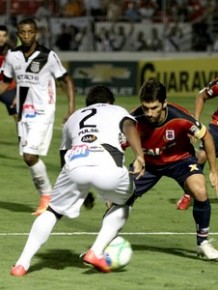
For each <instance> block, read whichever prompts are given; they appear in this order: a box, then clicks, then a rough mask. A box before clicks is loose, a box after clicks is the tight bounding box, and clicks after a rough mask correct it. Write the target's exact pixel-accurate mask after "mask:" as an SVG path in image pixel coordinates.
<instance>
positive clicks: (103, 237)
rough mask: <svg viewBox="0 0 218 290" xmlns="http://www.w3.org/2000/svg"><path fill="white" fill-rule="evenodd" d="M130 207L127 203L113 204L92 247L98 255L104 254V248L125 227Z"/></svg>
mask: <svg viewBox="0 0 218 290" xmlns="http://www.w3.org/2000/svg"><path fill="white" fill-rule="evenodd" d="M130 209H131V208H130V207H129V206H127V205H123V206H118V205H113V206H112V208H111V209H110V210H109V211H108V212H107V214H106V215H105V216H104V218H103V221H102V226H101V229H100V231H99V234H98V236H97V238H96V240H95V242H94V244H93V245H92V247H91V249H92V250H93V251H94V253H95V254H96V256H97V257H101V256H102V255H103V252H104V249H105V248H106V247H107V245H108V244H109V243H110V242H111V241H112V240H113V239H114V238H115V237H116V236H117V234H118V233H119V231H120V230H121V229H122V228H123V226H124V225H125V223H126V221H127V219H128V216H129V212H130Z"/></svg>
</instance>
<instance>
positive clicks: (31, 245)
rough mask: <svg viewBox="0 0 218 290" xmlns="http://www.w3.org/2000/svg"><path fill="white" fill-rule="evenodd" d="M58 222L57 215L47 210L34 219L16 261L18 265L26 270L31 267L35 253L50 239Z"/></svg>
mask: <svg viewBox="0 0 218 290" xmlns="http://www.w3.org/2000/svg"><path fill="white" fill-rule="evenodd" d="M56 222H57V218H56V216H55V215H54V214H53V213H52V212H50V211H45V212H44V213H42V214H41V215H40V216H39V217H37V218H36V220H35V221H34V223H33V225H32V228H31V231H30V234H29V237H28V239H27V242H26V245H25V247H24V249H23V252H22V254H21V256H20V258H19V259H18V261H17V262H16V265H22V266H23V267H24V268H25V270H28V269H29V266H30V262H31V259H32V257H33V256H34V255H35V253H36V252H37V251H38V250H39V249H40V247H41V246H42V245H43V244H44V243H45V242H46V241H47V240H48V238H49V236H50V233H51V231H52V229H53V227H54V226H55V224H56Z"/></svg>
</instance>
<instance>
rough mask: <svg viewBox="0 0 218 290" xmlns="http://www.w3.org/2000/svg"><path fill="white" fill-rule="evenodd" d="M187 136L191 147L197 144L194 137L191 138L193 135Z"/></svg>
mask: <svg viewBox="0 0 218 290" xmlns="http://www.w3.org/2000/svg"><path fill="white" fill-rule="evenodd" d="M187 135H188V137H189V139H190V143H191V144H192V145H195V144H196V143H197V140H198V139H197V138H196V137H195V136H193V135H191V134H187Z"/></svg>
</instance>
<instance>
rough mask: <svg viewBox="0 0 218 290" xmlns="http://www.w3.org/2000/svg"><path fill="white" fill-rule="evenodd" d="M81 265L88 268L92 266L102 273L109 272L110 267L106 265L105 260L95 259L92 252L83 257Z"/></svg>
mask: <svg viewBox="0 0 218 290" xmlns="http://www.w3.org/2000/svg"><path fill="white" fill-rule="evenodd" d="M83 263H84V264H85V265H88V266H90V265H92V266H93V267H95V268H96V269H97V270H99V271H101V272H104V273H108V272H111V267H110V266H109V265H108V264H107V262H106V260H105V258H104V257H102V258H97V257H96V256H95V254H94V252H93V251H92V250H89V251H88V252H86V254H85V255H84V256H83Z"/></svg>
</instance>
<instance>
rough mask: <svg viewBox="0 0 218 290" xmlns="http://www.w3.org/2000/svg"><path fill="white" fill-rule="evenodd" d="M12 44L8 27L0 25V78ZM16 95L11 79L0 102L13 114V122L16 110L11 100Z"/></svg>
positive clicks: (13, 82) (14, 85)
mask: <svg viewBox="0 0 218 290" xmlns="http://www.w3.org/2000/svg"><path fill="white" fill-rule="evenodd" d="M9 49H12V46H11V45H10V44H9V36H8V29H7V27H6V26H5V25H0V69H1V72H0V80H2V78H3V63H4V59H5V56H6V54H7V52H8V50H9ZM15 97H16V83H15V81H12V82H11V84H10V86H9V87H8V89H7V91H6V92H4V93H3V94H1V95H0V102H2V103H3V104H5V106H6V109H7V111H8V114H9V115H10V116H13V118H14V120H15V123H16V124H17V117H18V116H17V111H16V108H15V107H14V106H13V101H14V99H15Z"/></svg>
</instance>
